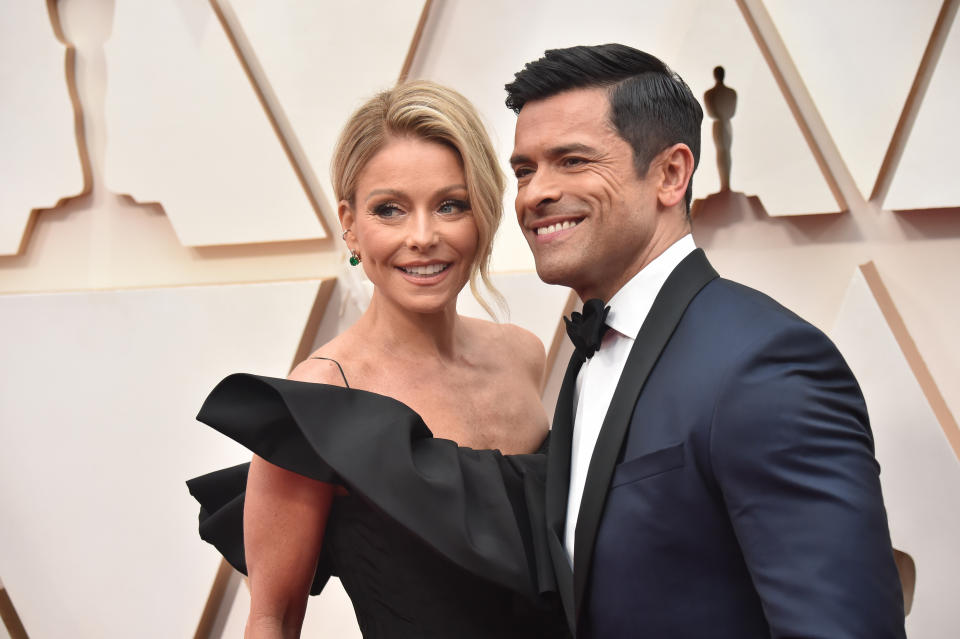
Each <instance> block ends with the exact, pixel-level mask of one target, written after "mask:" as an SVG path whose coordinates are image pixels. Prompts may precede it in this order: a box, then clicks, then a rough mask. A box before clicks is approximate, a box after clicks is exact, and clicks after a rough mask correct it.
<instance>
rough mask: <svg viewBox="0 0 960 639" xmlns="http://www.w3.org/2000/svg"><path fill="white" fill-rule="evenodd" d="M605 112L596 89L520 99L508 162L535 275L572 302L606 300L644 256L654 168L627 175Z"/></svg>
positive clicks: (624, 153)
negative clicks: (569, 292)
mask: <svg viewBox="0 0 960 639" xmlns="http://www.w3.org/2000/svg"><path fill="white" fill-rule="evenodd" d="M609 111H610V106H609V101H608V98H607V91H606V90H605V89H601V88H589V89H574V90H570V91H566V92H564V93H560V94H558V95H555V96H553V97H550V98H546V99H543V100H537V101H533V102H528V103H527V104H525V105H524V107H523V109H521V111H520V115H519V116H518V118H517V130H516V136H515V138H514V149H513V156H512V157H511V159H510V163H511V165H512V166H513V169H514V174H515V175H516V177H517V200H516V209H517V219H518V221H519V222H520V228H521V229H522V230H523V234H524V237H526V239H527V243H528V244H529V245H530V250H531V251H533V257H534V260H535V261H536V264H537V274H538V275H539V276H540V279H542V280H543V281H544V282H547V283H548V284H562V285H564V286H569V287H571V288H573V289H574V290H575V291H576V292H577V294H579V295H580V298H581V299H589V298H591V297H599V298H601V299H603V300H607V301H608V300H609V299H610V297H612V295H613V294H614V293H615V292H616V291H617V290H619V289H620V287H621V286H623V284H625V283H626V282H627V281H628V280H629V279H630V278H631V277H633V275H634V274H636V273H637V272H638V271H639V270H640V269H641V268H642V267H643V266H645V265H646V263H647V262H649V261H650V257H649V249H650V246H651V244H652V242H653V240H654V237H655V234H656V233H657V224H658V219H657V211H658V207H657V189H656V180H655V173H656V172H655V171H647V177H645V178H641V177H639V176H638V175H637V172H636V170H635V168H634V163H633V153H632V149H631V148H630V145H629V143H627V141H626V140H624V139H623V138H621V137H620V135H619V134H618V133H617V132H616V130H615V129H614V128H613V125H612V124H611V123H610V117H609ZM654 162H656V160H654ZM652 166H653V163H651V168H652Z"/></svg>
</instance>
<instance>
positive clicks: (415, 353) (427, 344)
mask: <svg viewBox="0 0 960 639" xmlns="http://www.w3.org/2000/svg"><path fill="white" fill-rule="evenodd" d="M356 328H357V329H358V330H360V331H362V333H363V338H362V339H363V341H364V342H365V343H367V344H368V345H369V346H371V347H373V348H376V349H379V350H383V351H384V352H386V353H390V355H391V356H393V357H399V358H402V359H407V358H410V359H421V358H424V357H429V358H437V359H442V360H451V359H455V358H456V356H457V339H458V337H459V330H460V329H461V319H460V317H459V315H457V308H456V300H454V301H453V302H452V303H451V304H449V305H448V306H447V307H446V308H444V309H443V310H440V311H437V312H434V313H416V312H413V311H410V310H409V309H406V308H403V307H401V306H399V305H398V304H396V303H394V302H393V301H391V300H389V299H387V298H386V297H384V296H383V295H380V294H378V293H377V292H376V291H374V294H373V298H372V299H371V300H370V306H368V307H367V310H366V311H365V312H364V314H363V316H362V317H361V318H360V319H359V320H358V321H357V324H356Z"/></svg>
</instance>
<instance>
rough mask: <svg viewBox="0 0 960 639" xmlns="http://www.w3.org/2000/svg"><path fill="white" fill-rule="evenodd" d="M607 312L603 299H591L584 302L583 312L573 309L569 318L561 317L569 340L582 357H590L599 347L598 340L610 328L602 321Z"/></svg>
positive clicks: (604, 319) (608, 308)
mask: <svg viewBox="0 0 960 639" xmlns="http://www.w3.org/2000/svg"><path fill="white" fill-rule="evenodd" d="M609 312H610V307H609V306H606V305H605V304H604V303H603V300H600V299H592V300H587V301H586V302H585V303H584V305H583V313H577V312H576V311H574V312H573V313H571V314H570V317H569V318H566V317H564V318H563V321H564V322H565V323H566V325H567V335H569V336H570V341H571V342H573V345H574V346H575V347H576V349H577V353H579V354H580V355H581V356H582V357H583V358H584V359H590V358H591V357H593V354H594V353H596V352H597V351H598V350H599V349H600V340H602V339H603V334H604V333H606V332H607V329H608V328H610V327H609V326H607V325H606V324H605V323H604V322H605V321H606V319H607V313H609Z"/></svg>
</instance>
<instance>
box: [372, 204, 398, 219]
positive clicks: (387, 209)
mask: <svg viewBox="0 0 960 639" xmlns="http://www.w3.org/2000/svg"><path fill="white" fill-rule="evenodd" d="M373 214H374V215H376V216H377V217H382V218H394V217H399V216H401V215H403V209H401V208H400V207H399V206H398V205H397V204H395V203H393V202H384V203H383V204H378V205H377V206H375V207H374V208H373Z"/></svg>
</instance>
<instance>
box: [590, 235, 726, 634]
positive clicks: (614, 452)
mask: <svg viewBox="0 0 960 639" xmlns="http://www.w3.org/2000/svg"><path fill="white" fill-rule="evenodd" d="M716 277H717V272H716V271H715V270H713V267H712V266H710V262H708V261H707V258H706V255H704V253H703V251H702V250H701V249H697V250H695V251H693V252H692V253H691V254H690V255H688V256H687V257H685V258H684V259H683V261H682V262H680V264H678V265H677V268H675V269H674V270H673V272H672V273H671V274H670V276H669V277H668V278H667V280H666V282H664V285H663V288H662V289H660V292H659V293H658V294H657V297H656V299H655V300H654V302H653V306H652V307H651V308H650V313H649V314H648V315H647V318H646V320H645V321H644V322H643V326H642V327H641V328H640V333H639V334H638V335H637V340H636V342H635V343H634V345H633V349H632V350H631V351H630V355H629V356H628V357H627V362H626V364H625V365H624V367H623V374H622V375H621V376H620V380H619V382H618V383H617V388H616V390H615V391H614V394H613V399H611V400H610V408H609V410H607V415H606V417H604V420H603V426H602V427H601V429H600V435H599V437H598V438H597V444H596V446H595V447H594V449H593V457H592V458H591V459H590V466H589V469H588V470H587V480H586V484H585V485H584V489H583V500H582V501H581V502H580V514H579V516H578V518H577V532H576V539H575V541H574V555H573V556H574V567H573V575H574V601H575V602H576V610H577V617H578V618H579V616H580V612H581V611H582V606H583V595H584V591H585V589H586V584H587V580H588V578H589V576H590V565H591V562H592V561H593V545H594V541H595V540H596V537H597V528H598V527H599V525H600V517H601V515H602V514H603V508H604V505H605V503H606V499H607V491H608V489H609V486H610V478H611V476H612V475H613V469H614V466H616V463H617V456H618V455H619V454H620V448H621V447H622V445H623V439H624V436H625V435H626V432H627V426H628V425H629V424H630V420H631V417H632V415H633V409H634V406H635V405H636V403H637V398H638V397H639V396H640V391H641V389H642V388H643V385H644V383H645V382H646V381H647V376H648V375H649V374H650V371H651V370H653V367H654V365H655V364H656V362H657V358H659V357H660V353H661V352H662V351H663V348H664V347H665V346H666V345H667V342H668V341H669V340H670V336H671V335H672V334H673V331H674V329H676V327H677V324H679V322H680V318H681V317H682V316H683V313H684V311H686V309H687V306H688V305H689V304H690V302H691V300H693V298H694V297H695V296H696V295H697V293H698V292H700V289H702V288H703V287H704V286H705V285H706V284H707V283H708V282H710V280H712V279H714V278H716Z"/></svg>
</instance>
